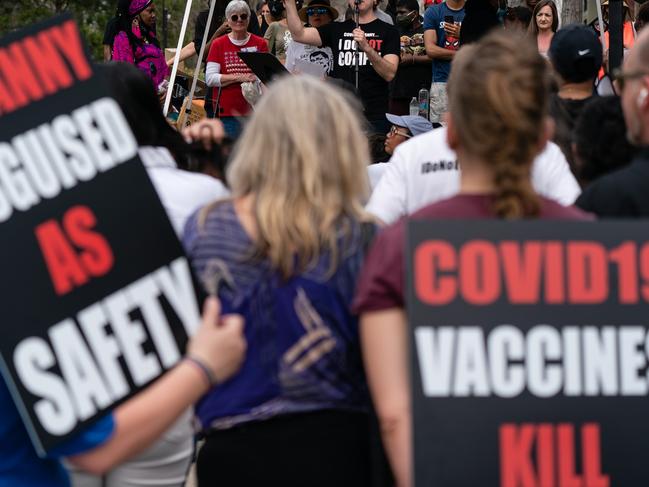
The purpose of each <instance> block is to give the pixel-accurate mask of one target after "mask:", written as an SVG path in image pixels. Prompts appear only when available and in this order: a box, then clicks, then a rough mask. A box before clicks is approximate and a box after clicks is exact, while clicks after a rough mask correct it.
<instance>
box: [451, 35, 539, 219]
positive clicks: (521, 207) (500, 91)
mask: <svg viewBox="0 0 649 487" xmlns="http://www.w3.org/2000/svg"><path fill="white" fill-rule="evenodd" d="M548 85H549V74H548V66H547V63H546V61H545V60H544V59H543V58H542V57H541V55H540V54H539V53H538V50H537V48H536V45H535V44H533V43H532V42H531V39H529V38H524V37H521V36H515V35H512V34H510V33H508V32H507V31H505V30H498V31H496V30H494V31H492V32H491V33H490V34H487V36H486V37H484V38H483V39H481V40H480V41H479V42H477V43H474V44H470V45H468V46H465V47H463V48H462V49H460V50H459V51H458V54H457V56H456V57H455V59H454V61H453V69H452V70H451V74H450V77H449V80H448V108H449V112H450V114H451V117H452V120H453V124H454V125H455V126H456V127H457V135H458V138H459V141H460V143H461V144H462V146H463V148H464V149H465V151H466V152H467V153H470V154H473V155H475V156H478V157H480V158H481V159H483V160H484V161H487V162H488V164H489V169H490V171H491V173H492V175H493V182H494V186H495V198H494V203H493V212H494V214H495V215H496V216H498V217H499V218H506V219H511V218H524V217H534V216H537V215H538V214H539V211H540V201H539V198H538V196H537V194H536V192H535V191H534V189H533V188H532V184H531V181H530V173H531V167H532V162H533V160H534V157H535V156H536V154H537V152H538V143H539V140H540V132H541V131H542V130H543V128H544V125H543V124H544V122H545V119H546V117H547V114H548ZM478 106H479V107H480V110H476V107H478Z"/></svg>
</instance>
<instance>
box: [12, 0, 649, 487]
mask: <svg viewBox="0 0 649 487" xmlns="http://www.w3.org/2000/svg"><path fill="white" fill-rule="evenodd" d="M480 2H481V0H445V1H443V2H439V3H435V2H433V3H432V4H431V5H429V6H427V8H426V9H425V11H423V5H421V4H419V3H418V2H417V1H415V0H396V2H390V3H389V4H388V5H387V7H386V8H385V11H384V10H383V9H381V7H380V6H379V5H378V4H377V2H376V1H374V0H360V1H358V2H354V1H353V0H350V2H349V9H348V11H347V12H341V11H338V10H337V9H336V8H334V7H333V6H332V5H331V3H330V1H329V0H309V1H308V2H306V3H305V4H303V5H302V4H300V3H299V2H298V1H296V0H285V1H284V2H281V1H278V0H269V1H268V2H263V3H260V4H259V5H249V4H248V3H247V2H246V1H245V0H232V1H229V2H228V3H223V2H220V1H217V2H216V9H215V13H214V15H213V20H212V22H211V24H210V25H207V19H208V12H207V10H206V11H203V12H201V13H200V14H199V15H198V18H197V20H196V25H195V36H194V40H193V41H192V42H191V43H190V44H189V45H187V46H185V47H184V48H183V50H182V51H181V52H180V53H178V56H179V57H180V58H181V59H184V58H187V57H189V56H191V55H196V54H197V53H198V52H199V51H200V45H201V44H202V42H203V37H204V36H205V33H206V32H207V48H206V50H205V52H206V55H205V58H204V59H203V60H199V62H202V63H204V75H205V80H206V83H207V85H208V86H209V87H211V90H210V91H209V93H208V95H207V96H206V99H205V108H206V112H207V114H208V117H207V118H206V119H204V120H201V121H199V122H197V123H194V124H193V125H191V126H189V127H188V128H185V129H184V130H183V131H182V132H178V131H176V130H175V129H174V128H172V127H171V125H170V124H169V121H168V120H166V119H165V117H164V116H163V114H162V111H161V107H160V99H161V97H162V95H164V93H165V92H166V90H168V89H172V88H173V87H169V86H168V84H167V83H166V82H165V78H166V76H167V75H168V66H169V65H170V64H171V63H172V62H173V59H172V60H169V61H167V60H165V58H164V53H163V52H162V49H161V47H160V43H159V41H158V40H157V37H156V32H155V25H156V13H155V5H154V4H153V2H152V0H120V2H119V5H118V9H117V16H116V18H115V19H114V21H112V22H111V23H110V25H109V28H108V29H107V35H106V38H105V39H104V44H105V45H106V47H107V49H106V59H107V60H108V59H112V60H113V61H120V62H110V63H107V64H105V65H102V66H98V67H97V73H98V75H100V76H102V77H104V78H105V79H106V80H107V84H108V86H109V88H110V92H111V96H112V97H114V98H115V99H116V100H117V101H118V103H119V105H120V106H121V108H122V110H123V111H124V114H125V116H126V119H127V120H128V122H129V124H130V125H131V128H132V130H133V133H134V134H135V136H136V139H137V141H138V144H139V146H140V147H141V149H140V158H141V159H142V161H143V163H144V165H145V167H146V169H147V172H148V174H149V176H150V178H151V180H152V182H153V184H154V186H155V188H156V191H157V192H158V195H159V196H160V200H161V202H162V204H163V206H164V208H165V210H166V211H167V213H168V215H169V218H170V220H171V221H172V223H173V226H174V229H175V230H176V232H177V234H178V237H179V238H180V239H181V241H182V243H183V245H184V248H185V251H186V253H187V256H188V257H189V259H190V262H191V264H192V267H193V271H194V272H195V275H196V277H197V281H198V282H199V283H200V284H201V286H202V287H203V291H205V293H207V294H208V295H210V296H211V297H210V298H208V300H207V301H206V303H205V308H204V313H203V323H202V326H201V328H200V330H199V332H198V334H197V335H196V336H194V337H193V338H192V339H191V341H190V343H189V346H188V350H187V355H186V356H185V358H184V359H183V360H182V361H181V362H180V363H179V364H178V365H177V366H176V367H175V368H173V369H172V370H171V371H169V372H168V373H167V374H165V375H164V376H163V377H162V378H161V379H159V380H158V381H157V382H155V383H154V384H153V385H152V386H150V387H149V388H147V389H145V390H144V391H143V392H141V393H140V394H138V395H136V396H135V397H134V398H132V399H130V400H129V401H127V402H126V403H124V404H123V405H121V406H119V407H118V408H117V409H115V410H114V411H113V412H112V413H111V414H109V415H108V416H107V417H105V418H103V419H102V420H100V421H99V422H97V423H95V424H93V425H92V426H90V427H88V428H87V429H86V430H85V431H83V432H82V433H81V434H79V435H78V436H76V437H74V438H72V439H70V440H68V441H66V442H65V443H64V444H63V445H62V446H61V447H60V448H57V449H56V451H53V452H50V454H49V456H48V458H46V459H41V458H38V457H37V455H36V452H35V451H34V450H33V447H32V446H31V444H30V442H29V437H28V435H27V432H26V431H25V429H24V427H23V426H22V424H21V422H20V416H19V413H18V411H17V409H16V408H15V407H14V406H13V403H12V402H11V399H10V395H9V392H8V390H7V387H6V385H5V384H4V382H2V383H0V415H2V417H3V422H2V424H1V425H0V438H2V441H0V486H4V485H12V486H16V485H29V486H45V485H47V486H53V487H59V486H68V485H72V486H75V487H94V486H97V487H98V486H115V487H117V486H127V487H129V486H142V485H157V486H164V485H166V486H176V487H180V486H182V485H184V483H185V481H186V478H187V472H188V469H189V466H190V464H191V463H192V462H195V464H196V467H197V481H198V485H199V487H205V486H213V485H224V486H229V487H230V486H258V485H285V486H298V485H309V486H314V487H317V486H323V487H325V486H326V487H330V486H333V485H336V486H350V487H352V486H354V487H359V486H365V485H367V486H370V485H372V486H387V485H396V486H398V487H409V486H411V485H412V482H413V473H412V472H413V465H412V461H413V454H412V423H411V420H412V417H411V404H410V385H409V378H408V334H407V322H406V314H405V311H404V310H405V307H406V298H405V289H406V273H405V265H406V264H405V243H406V239H405V229H406V222H407V220H408V219H409V218H410V219H418V220H424V221H429V222H431V224H433V223H432V222H434V221H435V220H437V219H504V220H520V219H549V220H595V219H596V218H599V217H616V218H634V217H643V216H645V215H647V214H649V169H648V168H649V152H647V146H648V145H649V96H648V94H649V29H643V26H644V25H645V23H646V22H647V18H648V12H649V8H647V5H649V4H645V6H643V7H642V8H641V9H640V10H639V12H638V14H637V20H634V19H635V18H634V17H633V16H632V15H631V12H630V9H629V8H628V6H627V12H626V16H627V17H626V18H627V20H628V21H629V22H631V35H630V37H629V38H628V39H627V35H626V34H625V40H624V42H625V48H626V56H625V59H624V63H623V66H622V68H621V69H620V70H619V71H617V72H616V73H615V74H614V75H613V74H609V70H608V66H607V55H606V52H605V51H604V50H603V49H602V45H601V43H600V39H599V37H598V32H597V31H596V30H594V29H593V28H592V27H590V26H586V25H581V24H580V25H577V24H573V25H566V26H561V25H560V5H557V4H555V2H554V1H553V0H540V1H538V2H535V3H533V4H528V5H517V6H511V7H507V6H505V7H504V8H503V7H502V5H500V4H499V3H498V2H484V3H480ZM500 10H503V11H502V12H500ZM422 14H423V15H422ZM383 16H387V17H388V18H389V19H390V20H391V22H392V23H389V22H386V21H384V20H381V18H382V17H383ZM393 24H396V25H393ZM242 52H258V53H270V55H274V56H276V57H277V58H278V59H279V61H280V62H282V64H284V65H285V67H286V68H287V70H288V72H290V73H292V75H288V74H287V75H286V76H281V77H279V78H278V79H277V80H275V81H273V82H271V83H268V85H263V86H262V84H261V82H260V80H259V79H258V78H257V77H256V76H255V74H254V73H253V72H252V70H251V69H250V67H249V66H248V65H247V64H246V63H245V62H244V61H243V60H242V58H241V57H240V56H239V55H238V54H239V53H242ZM309 64H311V65H315V66H317V70H310V69H309V68H308V65H309ZM307 72H308V74H307ZM602 73H604V74H602ZM605 76H609V77H612V78H613V79H614V83H613V84H612V85H611V86H610V87H609V89H610V90H611V94H608V95H606V92H603V91H602V90H601V89H600V88H601V80H602V79H603V77H605ZM422 89H423V90H422ZM250 91H258V95H259V96H257V97H255V98H254V99H251V97H250V96H248V95H249V92H250ZM422 91H423V92H425V96H426V99H425V100H424V104H423V105H424V107H426V108H425V109H424V110H422V105H421V103H420V102H421V101H422V100H421V99H420V98H421V94H422ZM604 95H605V96H604ZM413 99H415V100H416V102H417V111H416V113H413V112H412V111H411V110H412V103H411V102H412V100H413ZM645 172H648V174H647V179H644V176H643V174H644V173H645ZM217 322H220V323H221V326H215V324H216V323H217ZM192 417H194V419H195V421H192ZM197 438H198V439H200V440H201V442H200V445H201V447H200V450H199V451H198V453H196V444H197V443H196V439H197ZM63 459H66V460H65V469H64V468H63V463H62V460H63Z"/></svg>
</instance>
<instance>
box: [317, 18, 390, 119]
mask: <svg viewBox="0 0 649 487" xmlns="http://www.w3.org/2000/svg"><path fill="white" fill-rule="evenodd" d="M360 27H361V29H363V31H364V32H365V37H366V38H367V42H368V43H369V45H370V46H371V47H372V48H373V49H374V50H375V51H376V52H378V53H379V54H380V55H381V57H383V56H385V55H386V54H395V55H397V56H398V55H399V54H400V49H401V45H400V43H399V31H398V30H397V29H396V28H395V27H394V26H392V25H389V24H386V23H385V22H383V21H382V20H378V19H376V20H373V21H372V22H368V23H367V24H361V25H360ZM355 28H356V24H355V22H354V21H353V20H347V21H345V22H331V23H329V24H327V25H323V26H322V27H318V32H319V34H320V39H321V40H322V45H323V46H326V47H330V48H331V51H332V52H333V56H334V68H333V71H332V73H331V77H332V78H338V79H341V80H343V81H345V82H347V83H349V84H350V85H352V86H353V85H354V84H355V80H356V75H355V64H354V53H355V52H356V43H355V42H354V34H353V33H352V32H353V31H354V29H355ZM358 59H359V63H358V86H359V91H360V93H359V96H360V99H361V101H362V102H363V109H364V110H365V117H366V118H367V119H368V120H383V119H384V118H385V114H386V113H387V112H388V82H387V81H385V80H384V79H383V78H381V76H380V75H379V74H378V73H377V72H376V71H374V68H373V67H372V64H371V63H370V62H369V59H368V57H367V54H365V53H364V52H362V51H359V54H358Z"/></svg>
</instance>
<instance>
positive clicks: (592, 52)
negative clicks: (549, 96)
mask: <svg viewBox="0 0 649 487" xmlns="http://www.w3.org/2000/svg"><path fill="white" fill-rule="evenodd" d="M548 55H549V57H550V61H552V65H553V66H554V69H555V70H556V71H557V73H559V75H560V76H561V78H563V80H564V81H568V82H571V83H581V82H583V81H588V80H590V79H594V78H595V77H596V76H597V73H598V72H599V69H600V68H601V67H602V45H601V44H600V43H599V40H598V39H597V36H596V35H595V33H594V32H593V31H592V29H590V28H589V27H587V26H585V25H581V24H571V25H567V26H566V27H563V28H562V29H559V31H558V32H557V33H555V34H554V36H553V37H552V42H551V43H550V49H549V51H548Z"/></svg>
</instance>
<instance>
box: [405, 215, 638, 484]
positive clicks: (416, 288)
mask: <svg viewBox="0 0 649 487" xmlns="http://www.w3.org/2000/svg"><path fill="white" fill-rule="evenodd" d="M408 239H409V240H408V257H407V264H408V286H409V289H408V297H409V301H408V303H409V304H408V320H409V324H410V329H411V351H412V353H411V356H412V363H411V369H412V394H413V415H414V428H413V431H414V433H413V434H414V445H415V459H414V461H415V482H416V485H418V486H431V485H434V486H438V487H451V486H457V487H460V486H463V487H464V486H478V485H480V486H483V485H484V486H499V487H612V486H615V487H633V486H638V485H649V468H647V465H646V460H645V456H646V455H645V452H646V451H647V449H649V420H648V419H647V406H649V400H648V397H647V396H648V394H649V372H648V370H647V369H648V366H649V358H648V357H649V230H648V229H647V224H646V222H642V223H631V222H599V223H582V222H579V223H575V222H558V221H552V222H549V221H537V222H517V223H507V222H498V221H471V222H467V221H444V222H442V221H440V222H435V223H434V224H433V223H431V222H427V223H426V222H418V221H412V222H410V223H409V228H408Z"/></svg>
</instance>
